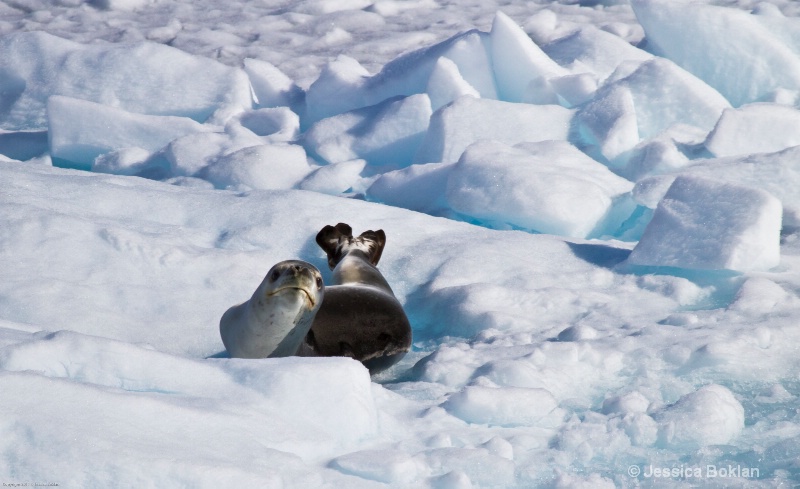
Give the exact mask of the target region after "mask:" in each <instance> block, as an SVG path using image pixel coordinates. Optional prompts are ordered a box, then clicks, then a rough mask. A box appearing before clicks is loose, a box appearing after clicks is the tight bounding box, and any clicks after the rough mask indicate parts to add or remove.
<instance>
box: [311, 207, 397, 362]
mask: <svg viewBox="0 0 800 489" xmlns="http://www.w3.org/2000/svg"><path fill="white" fill-rule="evenodd" d="M316 241H317V244H318V245H319V246H320V247H321V248H322V249H323V251H325V253H326V254H327V256H328V266H329V267H330V268H331V270H333V277H332V282H331V284H329V285H328V286H327V287H326V288H325V299H324V300H323V301H322V306H321V307H320V309H319V311H317V315H316V317H315V318H314V321H313V324H312V325H311V330H310V332H309V333H308V335H307V336H306V339H305V342H304V344H303V345H302V346H301V349H300V351H299V352H298V353H299V354H301V355H318V356H347V357H352V358H354V359H356V360H359V361H361V362H362V363H363V364H364V365H365V366H366V367H367V368H368V369H369V370H370V372H371V373H375V372H378V371H380V370H384V369H386V368H388V367H390V366H391V365H394V364H395V363H397V362H398V361H399V360H400V359H401V358H403V356H405V354H406V353H407V352H408V350H409V349H410V348H411V325H410V323H409V321H408V317H407V316H406V314H405V312H404V311H403V307H402V305H401V304H400V302H399V301H398V300H397V298H396V297H395V295H394V292H393V291H392V288H391V287H390V286H389V283H388V282H387V281H386V279H385V278H384V277H383V275H382V274H381V272H380V271H379V270H378V268H377V265H378V261H379V260H380V258H381V254H382V253H383V248H384V246H385V245H386V234H385V233H384V232H383V230H380V229H379V230H377V231H372V230H370V231H364V232H363V233H361V235H359V236H357V237H354V236H353V231H352V228H351V227H350V226H349V225H347V224H344V223H339V224H337V225H336V226H325V227H324V228H322V230H320V232H319V233H318V234H317V237H316Z"/></svg>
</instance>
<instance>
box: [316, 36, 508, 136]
mask: <svg viewBox="0 0 800 489" xmlns="http://www.w3.org/2000/svg"><path fill="white" fill-rule="evenodd" d="M488 36H489V35H488V34H486V33H484V32H480V31H477V30H472V31H469V32H465V33H463V34H458V35H456V36H453V37H451V38H450V39H447V40H446V41H443V42H441V43H439V44H435V45H433V46H430V47H427V48H422V49H420V50H417V51H414V52H411V53H407V54H405V55H403V56H400V57H398V58H396V59H395V60H393V61H391V62H389V63H387V64H386V65H385V66H384V67H383V69H382V70H381V71H380V72H379V73H377V74H375V75H370V74H369V72H367V70H366V69H365V68H364V67H362V66H361V65H360V64H359V63H358V62H357V61H356V60H354V59H352V58H349V57H347V56H340V57H339V58H337V59H336V60H334V61H332V62H331V63H329V64H328V65H327V66H326V67H325V68H324V69H323V70H322V73H320V76H319V78H318V79H317V80H316V81H315V82H314V83H313V84H312V85H311V86H310V87H309V89H308V92H307V94H306V123H307V124H313V123H314V122H317V121H319V120H321V119H324V118H327V117H331V116H334V115H337V114H341V113H344V112H347V111H351V110H354V109H358V108H361V107H367V106H370V105H375V104H378V103H380V102H382V101H383V100H386V99H389V98H392V97H397V96H401V95H404V96H408V95H414V94H418V93H424V92H425V90H426V89H427V87H428V85H429V80H430V78H431V74H432V73H433V71H434V69H435V67H436V66H437V62H438V60H439V58H442V57H444V58H447V59H449V60H451V61H452V62H453V63H455V65H456V67H457V68H458V71H459V74H460V75H461V77H463V79H464V81H465V82H466V83H468V84H469V85H470V86H471V87H473V88H474V89H475V90H477V92H478V93H479V94H480V96H481V97H488V98H493V99H496V98H497V89H496V88H495V81H494V75H493V71H492V65H491V60H490V58H489V54H488V53H487V47H486V44H487V43H488V41H487V39H488Z"/></svg>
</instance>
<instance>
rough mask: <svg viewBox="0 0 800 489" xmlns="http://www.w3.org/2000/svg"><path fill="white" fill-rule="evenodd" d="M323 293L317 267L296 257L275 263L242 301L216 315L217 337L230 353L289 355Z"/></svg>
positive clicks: (298, 343)
mask: <svg viewBox="0 0 800 489" xmlns="http://www.w3.org/2000/svg"><path fill="white" fill-rule="evenodd" d="M324 295H325V286H324V284H323V281H322V275H321V274H320V272H319V270H318V269H317V267H315V266H314V265H312V264H310V263H306V262H304V261H300V260H286V261H282V262H280V263H277V264H275V265H274V266H273V267H272V268H271V269H270V270H269V272H267V275H266V276H265V277H264V280H263V281H262V282H261V285H259V286H258V288H257V289H256V291H255V292H254V293H253V296H252V297H251V298H250V299H249V300H248V301H246V302H243V303H242V304H239V305H236V306H233V307H231V308H230V309H228V310H227V311H225V314H223V315H222V318H221V319H220V322H219V331H220V336H222V343H223V344H224V345H225V348H226V349H227V350H228V353H229V354H230V356H231V357H233V358H267V357H286V356H291V355H295V354H296V353H297V350H298V349H299V348H300V347H301V345H302V343H303V341H304V338H305V337H306V335H307V334H308V331H309V329H310V328H311V324H312V321H313V320H314V316H315V314H316V313H317V311H318V310H319V308H320V306H321V305H322V302H323V298H324Z"/></svg>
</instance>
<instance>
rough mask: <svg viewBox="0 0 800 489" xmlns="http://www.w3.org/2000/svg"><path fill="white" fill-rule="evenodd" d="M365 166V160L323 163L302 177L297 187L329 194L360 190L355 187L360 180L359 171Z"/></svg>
mask: <svg viewBox="0 0 800 489" xmlns="http://www.w3.org/2000/svg"><path fill="white" fill-rule="evenodd" d="M366 166H367V162H366V161H365V160H350V161H342V162H340V163H332V164H330V165H325V166H322V167H320V168H317V169H316V170H314V171H313V172H312V173H311V174H310V175H308V176H307V177H306V178H304V179H303V181H302V182H300V184H299V185H298V188H300V189H303V190H311V191H314V192H321V193H323V194H331V195H337V194H341V193H344V192H347V191H348V190H353V191H358V190H361V188H357V187H358V184H359V182H360V181H361V172H362V171H364V168H365V167H366Z"/></svg>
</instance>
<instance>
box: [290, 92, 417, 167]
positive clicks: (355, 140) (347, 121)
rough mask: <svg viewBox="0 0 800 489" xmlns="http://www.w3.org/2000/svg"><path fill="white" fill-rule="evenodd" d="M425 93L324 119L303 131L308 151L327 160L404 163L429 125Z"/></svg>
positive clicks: (410, 158)
mask: <svg viewBox="0 0 800 489" xmlns="http://www.w3.org/2000/svg"><path fill="white" fill-rule="evenodd" d="M430 117H431V102H430V99H429V98H428V96H427V95H426V94H418V95H412V96H409V97H401V98H395V99H389V100H386V101H384V102H382V103H380V104H378V105H375V106H371V107H364V108H361V109H357V110H354V111H351V112H347V113H345V114H340V115H337V116H333V117H329V118H327V119H323V120H321V121H319V122H317V123H316V124H314V125H313V126H311V128H310V129H309V130H308V131H307V132H306V133H305V136H304V143H305V147H306V148H307V149H308V150H309V153H311V154H315V155H319V156H320V157H321V158H323V159H324V160H325V161H327V162H329V163H339V162H342V161H348V160H354V159H364V160H367V162H369V163H370V164H373V165H398V166H407V165H410V164H411V161H412V159H413V157H414V153H416V151H417V148H419V145H420V143H421V142H422V139H423V137H424V135H425V131H426V130H427V129H428V123H429V121H430Z"/></svg>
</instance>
